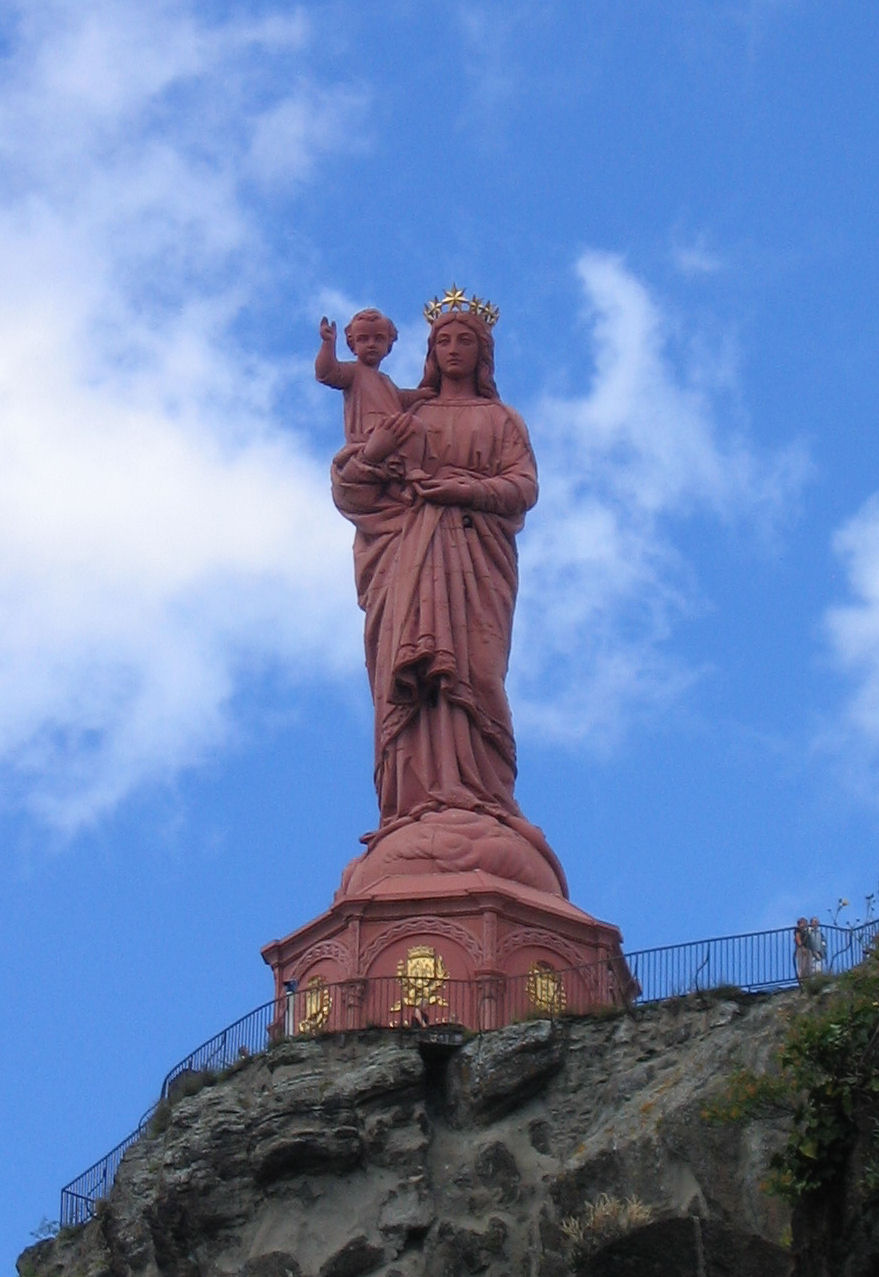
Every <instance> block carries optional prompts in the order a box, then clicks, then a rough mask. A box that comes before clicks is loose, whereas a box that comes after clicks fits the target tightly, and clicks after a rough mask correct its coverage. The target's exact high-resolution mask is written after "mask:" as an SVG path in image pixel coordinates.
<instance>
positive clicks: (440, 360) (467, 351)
mask: <svg viewBox="0 0 879 1277" xmlns="http://www.w3.org/2000/svg"><path fill="white" fill-rule="evenodd" d="M434 352H435V354H436V362H437V364H438V365H439V370H440V372H441V373H442V374H443V376H444V377H449V378H450V379H451V380H452V381H465V380H467V378H470V377H472V376H473V374H474V373H475V372H476V367H477V364H478V363H479V341H478V339H477V337H476V334H475V333H474V331H473V329H472V328H468V326H467V325H466V324H462V323H459V322H458V321H457V320H452V322H451V323H449V324H443V326H442V328H441V329H440V330H439V332H438V333H437V335H436V341H435V342H434Z"/></svg>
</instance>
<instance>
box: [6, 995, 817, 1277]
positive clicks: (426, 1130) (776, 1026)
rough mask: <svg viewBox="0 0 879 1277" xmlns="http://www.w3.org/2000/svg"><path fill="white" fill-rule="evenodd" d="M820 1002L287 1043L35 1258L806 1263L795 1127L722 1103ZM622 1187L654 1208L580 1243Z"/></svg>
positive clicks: (393, 1267)
mask: <svg viewBox="0 0 879 1277" xmlns="http://www.w3.org/2000/svg"><path fill="white" fill-rule="evenodd" d="M796 996H797V995H796V994H794V995H783V996H781V997H775V998H755V999H749V1000H747V1001H743V1002H741V1003H740V1002H736V1001H703V1002H698V1001H690V1000H688V1001H687V1002H684V1003H679V1004H675V1005H669V1004H666V1005H664V1006H655V1007H646V1008H641V1009H638V1010H636V1011H635V1012H634V1013H632V1014H627V1015H622V1016H615V1017H613V1018H604V1019H591V1020H581V1021H572V1022H567V1023H563V1024H557V1025H552V1024H550V1023H549V1022H546V1021H535V1022H532V1023H528V1024H522V1025H517V1026H511V1027H510V1028H507V1029H503V1030H499V1031H498V1032H495V1033H492V1034H486V1035H484V1036H483V1037H481V1038H473V1039H471V1040H470V1041H469V1042H468V1043H467V1044H466V1045H465V1046H463V1047H462V1048H461V1049H460V1050H458V1051H455V1052H453V1053H451V1054H449V1055H447V1056H445V1057H444V1056H442V1055H441V1054H436V1053H434V1054H431V1051H430V1048H428V1047H424V1046H423V1044H421V1045H420V1044H419V1041H418V1039H417V1037H416V1036H414V1035H413V1036H411V1037H410V1036H405V1035H400V1034H391V1033H388V1034H382V1033H380V1032H378V1031H371V1032H368V1033H362V1034H357V1035H349V1036H345V1037H335V1038H326V1039H316V1040H297V1039H291V1040H288V1041H285V1042H283V1043H281V1044H279V1045H278V1046H276V1047H275V1048H273V1049H272V1050H271V1051H270V1052H268V1053H267V1054H266V1055H264V1056H259V1057H255V1058H253V1059H252V1060H249V1061H247V1062H246V1063H244V1064H243V1065H242V1066H241V1067H240V1068H239V1069H237V1070H236V1071H235V1072H234V1073H233V1075H232V1076H230V1077H228V1078H226V1079H225V1080H223V1081H222V1082H219V1083H217V1084H216V1085H214V1086H210V1087H206V1088H205V1089H203V1090H202V1091H200V1092H199V1093H198V1094H196V1095H194V1096H191V1097H189V1098H185V1099H180V1100H178V1101H177V1102H176V1103H175V1104H174V1106H173V1108H172V1109H171V1112H170V1115H169V1120H168V1124H167V1126H166V1129H165V1130H164V1131H162V1132H161V1133H160V1134H156V1135H152V1136H148V1137H145V1138H143V1139H142V1140H141V1141H140V1142H139V1143H138V1144H136V1145H135V1146H134V1147H133V1148H132V1149H131V1150H130V1151H129V1153H128V1154H127V1155H126V1157H125V1159H124V1161H123V1163H122V1166H121V1167H120V1170H119V1173H118V1176H117V1179H116V1184H115V1186H114V1188H113V1191H112V1193H111V1195H110V1197H109V1198H108V1200H107V1201H106V1202H105V1203H103V1204H102V1206H101V1208H100V1211H99V1214H98V1217H97V1218H96V1219H95V1220H93V1221H92V1222H91V1223H90V1224H88V1225H87V1226H85V1227H84V1228H82V1229H79V1230H76V1231H74V1232H72V1233H69V1234H67V1235H64V1236H62V1237H59V1238H57V1239H55V1240H54V1241H51V1242H42V1243H40V1244H39V1245H37V1246H35V1247H31V1248H30V1250H29V1251H27V1252H25V1255H24V1256H22V1259H21V1260H20V1261H19V1269H20V1272H22V1274H25V1273H27V1274H29V1275H31V1277H233V1275H234V1277H360V1275H361V1274H363V1275H364V1277H365V1275H366V1274H375V1277H379V1275H381V1277H425V1275H426V1277H458V1275H459V1274H467V1273H484V1274H487V1275H488V1277H522V1275H525V1277H562V1275H563V1274H570V1273H576V1272H587V1271H588V1272H589V1273H591V1274H599V1275H605V1274H607V1275H609V1274H623V1273H636V1272H637V1273H638V1274H639V1277H645V1275H648V1274H663V1275H668V1277H672V1275H673V1277H688V1274H692V1275H693V1277H712V1275H713V1274H718V1275H719V1274H730V1275H732V1274H735V1277H783V1275H787V1274H790V1273H791V1272H792V1266H791V1258H790V1253H789V1250H788V1249H787V1248H786V1245H785V1239H786V1238H787V1237H789V1218H788V1213H787V1211H786V1209H785V1208H784V1206H783V1205H782V1204H781V1203H779V1202H778V1201H777V1200H776V1199H773V1198H770V1197H767V1196H766V1194H765V1193H763V1192H762V1191H761V1189H760V1181H761V1180H762V1179H763V1178H764V1177H765V1174H766V1171H767V1168H768V1162H769V1158H770V1156H771V1154H772V1152H773V1151H774V1150H775V1149H776V1148H778V1147H779V1146H780V1144H781V1143H782V1142H783V1140H784V1135H785V1132H784V1129H783V1128H782V1126H781V1125H780V1124H779V1123H778V1122H775V1121H762V1122H752V1123H749V1124H747V1125H744V1126H730V1125H725V1126H724V1125H716V1124H714V1125H713V1124H709V1123H706V1122H705V1121H704V1120H703V1118H702V1116H701V1110H702V1108H703V1106H704V1105H705V1102H706V1100H707V1099H708V1097H709V1096H710V1095H711V1093H712V1092H713V1091H715V1090H716V1089H717V1088H718V1087H719V1086H721V1085H722V1083H723V1081H724V1079H725V1077H726V1076H728V1074H729V1073H730V1072H731V1071H732V1070H733V1069H735V1068H739V1067H743V1066H744V1065H746V1064H747V1065H749V1066H751V1067H756V1068H759V1067H760V1066H761V1064H762V1063H764V1062H766V1061H767V1060H768V1059H769V1057H770V1055H771V1053H772V1050H773V1048H774V1047H775V1046H776V1045H777V1044H778V1042H779V1040H780V1038H781V1036H782V1033H783V1030H784V1022H783V1016H782V1015H781V1014H780V1012H781V1011H782V1009H783V1007H784V1006H785V1004H786V1002H787V1001H788V1000H789V998H790V997H796ZM422 1050H423V1051H424V1055H422ZM433 1050H434V1052H436V1048H433ZM601 1194H607V1197H608V1201H609V1202H610V1203H614V1202H618V1203H622V1200H623V1199H626V1198H631V1197H636V1198H638V1199H639V1200H640V1202H641V1203H643V1205H644V1207H649V1208H650V1215H649V1218H642V1219H640V1221H639V1222H638V1225H637V1227H634V1226H632V1227H628V1228H627V1229H624V1230H623V1231H624V1235H622V1236H616V1237H613V1236H609V1237H602V1236H600V1235H599V1234H598V1233H597V1232H595V1231H594V1230H593V1233H592V1234H591V1235H588V1230H587V1236H586V1243H585V1246H581V1247H580V1248H579V1249H578V1248H577V1246H576V1245H572V1241H571V1237H570V1233H571V1226H570V1223H569V1224H568V1225H567V1228H564V1227H563V1224H564V1222H565V1221H566V1220H570V1219H571V1218H572V1217H574V1218H576V1217H578V1216H582V1212H583V1207H584V1204H585V1203H588V1202H595V1201H596V1199H598V1198H599V1197H600V1195H601ZM644 1214H645V1215H646V1212H644ZM599 1243H601V1244H599ZM587 1252H588V1257H587Z"/></svg>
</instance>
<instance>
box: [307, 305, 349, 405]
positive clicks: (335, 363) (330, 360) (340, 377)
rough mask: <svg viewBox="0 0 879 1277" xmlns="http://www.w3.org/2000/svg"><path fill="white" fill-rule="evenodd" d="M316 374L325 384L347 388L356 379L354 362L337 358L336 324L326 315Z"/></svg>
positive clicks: (322, 328)
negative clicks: (342, 361) (343, 361)
mask: <svg viewBox="0 0 879 1277" xmlns="http://www.w3.org/2000/svg"><path fill="white" fill-rule="evenodd" d="M314 375H315V377H316V378H317V379H318V381H320V382H322V383H323V385H325V386H332V387H333V388H334V389H335V390H347V389H348V387H349V386H350V385H351V382H352V381H353V379H354V362H353V361H352V360H348V361H346V362H345V363H341V362H340V361H339V360H338V359H337V358H336V325H335V323H332V324H331V323H330V321H329V320H328V319H327V317H326V315H324V316H323V318H322V319H321V321H320V349H319V350H318V352H317V357H316V359H315V361H314Z"/></svg>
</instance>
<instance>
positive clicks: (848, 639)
mask: <svg viewBox="0 0 879 1277" xmlns="http://www.w3.org/2000/svg"><path fill="white" fill-rule="evenodd" d="M833 549H834V551H835V553H836V555H837V557H838V558H839V559H840V561H841V562H842V563H843V565H844V567H845V571H846V576H847V578H848V586H849V591H850V594H851V596H852V597H851V600H850V601H849V602H847V603H845V604H840V605H838V606H836V607H833V608H830V609H829V610H828V612H827V614H826V616H825V630H826V634H827V637H828V641H829V644H830V649H831V653H832V655H833V657H834V658H835V660H836V662H837V665H838V666H839V668H840V669H842V670H843V671H844V672H845V674H846V675H847V676H848V677H849V678H850V679H851V692H850V695H849V698H848V702H847V705H846V707H845V714H844V732H845V741H846V744H847V746H848V748H849V749H851V748H855V749H856V750H857V751H858V753H859V754H860V755H861V764H862V765H863V763H864V762H867V764H868V769H869V770H872V767H870V764H869V760H872V762H873V763H875V761H876V757H877V753H879V494H877V493H874V495H873V496H871V497H870V498H869V500H868V501H866V502H865V503H864V505H863V506H862V507H861V509H860V510H859V511H858V512H857V514H855V515H854V517H853V518H851V519H850V520H849V521H848V522H847V523H845V524H844V525H843V526H842V527H841V528H840V529H839V530H838V531H837V533H836V535H835V536H834V538H833ZM837 744H839V740H837Z"/></svg>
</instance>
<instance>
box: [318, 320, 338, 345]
mask: <svg viewBox="0 0 879 1277" xmlns="http://www.w3.org/2000/svg"><path fill="white" fill-rule="evenodd" d="M320 339H321V341H331V342H332V343H333V345H334V346H335V344H336V325H335V322H333V323H332V324H331V323H330V321H329V320H328V319H327V317H326V315H324V316H323V317H322V318H321V321H320Z"/></svg>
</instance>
